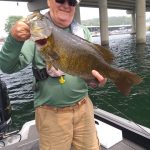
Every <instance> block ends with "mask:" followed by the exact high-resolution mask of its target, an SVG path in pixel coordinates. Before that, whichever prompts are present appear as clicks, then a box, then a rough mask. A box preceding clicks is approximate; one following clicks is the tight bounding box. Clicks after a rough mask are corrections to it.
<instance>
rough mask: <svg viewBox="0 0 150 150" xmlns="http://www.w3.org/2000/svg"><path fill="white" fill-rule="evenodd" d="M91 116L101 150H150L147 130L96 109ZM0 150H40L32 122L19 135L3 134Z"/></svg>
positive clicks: (149, 135) (33, 121) (17, 132)
mask: <svg viewBox="0 0 150 150" xmlns="http://www.w3.org/2000/svg"><path fill="white" fill-rule="evenodd" d="M94 114H95V126H96V129H97V134H98V138H99V141H100V143H101V145H100V147H101V150H149V149H150V129H149V128H147V127H144V126H141V125H138V124H136V123H134V122H133V121H129V120H126V119H124V118H121V117H119V116H116V115H114V114H111V113H109V112H106V111H104V110H101V109H99V108H94ZM10 120H11V118H9V119H8V121H7V122H10ZM5 124H7V123H5ZM0 149H1V150H39V137H38V133H37V130H36V126H35V120H31V121H28V122H26V123H25V124H24V125H23V127H22V129H21V130H20V131H13V132H10V133H5V134H4V135H3V138H1V140H0ZM71 150H73V148H71Z"/></svg>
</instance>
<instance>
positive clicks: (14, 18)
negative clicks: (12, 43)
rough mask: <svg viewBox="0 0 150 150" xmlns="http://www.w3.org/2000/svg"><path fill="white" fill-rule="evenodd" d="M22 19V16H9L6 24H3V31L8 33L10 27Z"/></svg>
mask: <svg viewBox="0 0 150 150" xmlns="http://www.w3.org/2000/svg"><path fill="white" fill-rule="evenodd" d="M21 18H22V16H9V17H8V18H7V19H6V23H5V31H6V32H9V31H10V29H11V27H12V25H13V24H15V22H16V21H18V20H20V19H21Z"/></svg>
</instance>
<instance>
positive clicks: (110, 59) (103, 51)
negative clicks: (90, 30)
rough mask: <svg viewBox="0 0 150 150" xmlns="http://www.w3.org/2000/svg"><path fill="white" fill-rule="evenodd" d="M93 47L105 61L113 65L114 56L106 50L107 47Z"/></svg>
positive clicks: (97, 45) (95, 45)
mask: <svg viewBox="0 0 150 150" xmlns="http://www.w3.org/2000/svg"><path fill="white" fill-rule="evenodd" d="M91 46H92V47H93V48H94V49H96V50H97V52H98V53H99V54H100V55H101V56H102V57H103V58H104V60H105V61H106V62H107V63H109V64H111V63H112V62H113V60H114V55H113V53H112V52H111V51H109V50H108V49H106V48H105V47H103V46H101V45H99V44H93V43H92V44H91Z"/></svg>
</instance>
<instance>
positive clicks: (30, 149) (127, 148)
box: [1, 126, 146, 150]
mask: <svg viewBox="0 0 150 150" xmlns="http://www.w3.org/2000/svg"><path fill="white" fill-rule="evenodd" d="M29 133H30V134H29V138H28V139H27V140H23V141H21V142H18V143H16V144H13V145H10V146H7V147H4V148H1V149H2V150H39V147H38V144H39V142H38V134H37V131H36V128H35V126H32V127H31V128H30V131H29ZM71 150H73V148H72V149H71ZM101 150H146V149H145V148H142V147H140V146H139V145H137V144H135V143H133V142H131V141H129V140H127V139H125V138H124V139H123V140H122V141H121V142H119V143H118V144H116V145H114V146H112V147H111V148H109V149H106V148H104V147H101Z"/></svg>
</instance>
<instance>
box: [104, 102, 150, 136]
mask: <svg viewBox="0 0 150 150" xmlns="http://www.w3.org/2000/svg"><path fill="white" fill-rule="evenodd" d="M102 101H103V102H104V103H106V104H107V105H110V106H111V107H112V108H113V109H115V110H116V111H118V112H119V113H120V114H121V115H123V116H124V117H125V118H127V119H128V120H129V121H131V122H132V123H134V124H135V125H136V126H138V127H139V128H140V129H141V130H143V131H144V133H145V134H146V135H148V136H150V133H149V132H148V131H146V130H145V129H144V128H142V127H141V126H140V125H139V124H137V123H136V122H134V121H133V120H132V119H131V118H129V117H128V116H127V115H126V114H124V113H123V112H121V111H120V110H118V109H117V108H116V107H114V106H113V105H112V104H110V103H109V102H107V101H105V100H102Z"/></svg>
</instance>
